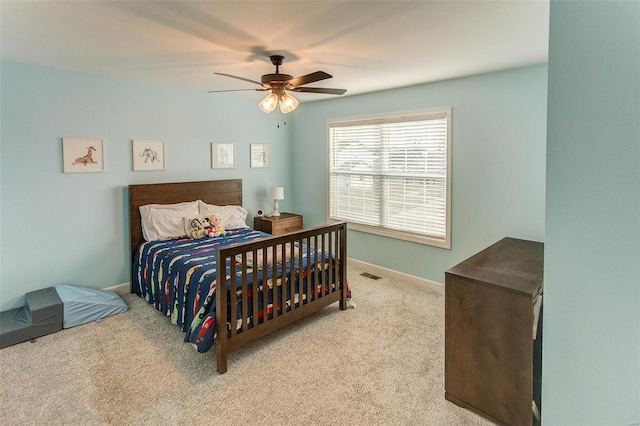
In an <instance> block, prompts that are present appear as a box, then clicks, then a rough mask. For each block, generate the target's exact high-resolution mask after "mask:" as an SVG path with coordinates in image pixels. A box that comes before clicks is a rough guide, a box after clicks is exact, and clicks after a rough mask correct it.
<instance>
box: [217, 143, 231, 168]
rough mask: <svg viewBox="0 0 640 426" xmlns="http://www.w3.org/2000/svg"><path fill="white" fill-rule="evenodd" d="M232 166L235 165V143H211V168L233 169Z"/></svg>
mask: <svg viewBox="0 0 640 426" xmlns="http://www.w3.org/2000/svg"><path fill="white" fill-rule="evenodd" d="M234 167H236V144H234V143H212V144H211V168H212V169H233V168H234Z"/></svg>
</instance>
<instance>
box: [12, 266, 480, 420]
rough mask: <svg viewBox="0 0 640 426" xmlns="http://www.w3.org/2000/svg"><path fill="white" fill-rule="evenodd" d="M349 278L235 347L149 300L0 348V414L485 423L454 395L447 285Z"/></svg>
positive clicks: (132, 299)
mask: <svg viewBox="0 0 640 426" xmlns="http://www.w3.org/2000/svg"><path fill="white" fill-rule="evenodd" d="M361 272H362V271H360V270H358V269H355V268H351V269H350V270H349V281H350V284H351V287H352V290H353V294H354V301H355V302H356V303H357V308H356V309H353V308H352V307H349V309H348V310H347V311H340V310H339V309H338V307H337V305H333V306H330V307H328V308H325V309H324V310H323V311H321V312H320V313H318V314H316V315H314V316H312V317H311V318H307V319H305V320H302V321H300V322H299V323H297V324H294V325H292V326H290V327H289V328H287V329H285V330H281V331H279V332H277V333H274V334H273V335H271V336H267V337H265V338H263V339H262V340H260V341H259V342H256V343H253V344H251V345H250V346H247V347H245V348H243V349H240V350H238V351H236V352H233V353H231V354H230V355H229V357H228V361H229V371H228V372H227V373H226V374H224V375H218V373H216V371H215V353H214V351H210V352H208V353H206V354H199V353H197V352H195V350H193V348H192V347H191V346H190V345H189V344H186V343H183V342H182V338H183V334H182V332H181V331H180V330H179V329H178V328H177V327H175V326H173V325H171V324H170V323H169V320H168V318H166V317H164V316H162V315H161V314H160V313H159V312H158V311H156V310H155V309H154V308H153V307H152V306H151V305H148V304H147V303H146V302H145V301H144V300H142V299H140V298H138V297H137V296H134V295H127V296H125V300H126V302H127V304H128V305H129V311H128V312H126V313H123V314H119V315H116V316H113V317H109V318H105V319H104V320H102V322H99V323H98V322H94V323H89V324H84V325H81V326H78V327H75V328H71V329H67V330H63V331H60V332H58V333H54V334H51V335H48V336H44V337H41V338H39V339H38V340H37V341H36V342H35V343H30V342H25V343H21V344H18V345H14V346H11V347H8V348H5V349H2V350H0V367H1V375H0V386H1V388H0V409H1V413H0V424H2V425H30V424H47V425H52V424H60V425H62V424H64V425H140V424H152V425H161V424H163V425H173V424H176V425H177V424H189V425H247V424H271V425H316V424H318V425H388V424H392V425H488V424H492V423H491V422H489V421H486V420H484V419H483V418H481V417H479V416H477V415H475V414H473V413H471V412H469V411H467V410H464V409H462V408H460V407H458V406H456V405H454V404H452V403H450V402H448V401H446V400H445V399H444V374H443V373H444V298H443V296H442V295H439V294H436V293H433V292H431V291H430V290H428V289H426V288H424V287H421V286H419V285H415V284H407V283H404V282H400V281H395V280H392V279H388V278H382V279H380V280H378V281H376V280H372V279H369V278H364V277H361V276H360V275H359V274H360V273H361Z"/></svg>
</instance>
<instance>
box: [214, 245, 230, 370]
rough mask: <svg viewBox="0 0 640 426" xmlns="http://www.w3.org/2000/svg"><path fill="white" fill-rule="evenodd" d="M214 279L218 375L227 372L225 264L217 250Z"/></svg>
mask: <svg viewBox="0 0 640 426" xmlns="http://www.w3.org/2000/svg"><path fill="white" fill-rule="evenodd" d="M217 256H218V260H217V262H216V263H217V268H218V272H217V277H216V281H217V282H216V293H215V294H216V339H215V344H216V362H217V369H218V373H219V374H224V373H226V372H227V266H226V265H227V262H226V259H224V258H222V256H221V255H220V250H218V255H217Z"/></svg>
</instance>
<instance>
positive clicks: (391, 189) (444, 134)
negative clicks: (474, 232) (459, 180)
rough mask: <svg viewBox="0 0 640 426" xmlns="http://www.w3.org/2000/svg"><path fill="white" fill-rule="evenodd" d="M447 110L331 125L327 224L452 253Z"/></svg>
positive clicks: (329, 129) (345, 121)
mask: <svg viewBox="0 0 640 426" xmlns="http://www.w3.org/2000/svg"><path fill="white" fill-rule="evenodd" d="M450 111H451V110H450V109H444V110H437V111H426V112H419V113H412V114H404V115H388V116H376V117H371V118H359V119H355V120H341V121H330V122H329V123H328V131H329V162H330V164H329V169H330V173H329V217H330V219H331V220H346V221H348V222H349V224H350V228H352V229H357V230H361V231H365V232H373V233H378V234H382V235H389V236H394V237H397V238H403V239H407V240H411V241H415V242H420V243H426V244H432V245H436V246H439V247H446V248H449V247H450V242H449V228H450V227H449V204H450V203H449V192H450V191H449V187H450V186H449V176H448V173H449V161H450V160H449V152H450V135H449V133H450V131H449V129H450V115H451V114H450Z"/></svg>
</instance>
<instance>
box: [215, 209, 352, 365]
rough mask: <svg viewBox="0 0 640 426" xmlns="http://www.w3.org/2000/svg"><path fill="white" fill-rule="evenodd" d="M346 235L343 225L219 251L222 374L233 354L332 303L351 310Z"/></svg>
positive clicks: (219, 362)
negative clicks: (269, 273) (348, 301)
mask: <svg viewBox="0 0 640 426" xmlns="http://www.w3.org/2000/svg"><path fill="white" fill-rule="evenodd" d="M346 233H347V225H346V223H344V222H340V223H336V224H331V225H326V226H319V227H315V228H310V229H305V230H302V231H298V232H294V233H291V234H286V235H282V236H277V237H272V238H267V239H264V240H259V241H255V242H251V243H246V244H237V245H233V246H229V247H225V248H222V249H219V250H218V260H217V264H218V265H227V266H226V267H225V268H226V269H223V267H219V271H218V274H217V275H218V278H217V280H218V282H217V288H218V291H216V327H217V336H216V339H215V344H216V356H217V370H218V373H220V374H222V373H225V372H226V371H227V354H228V353H229V352H231V351H233V350H235V349H238V348H240V347H242V346H244V345H246V344H248V343H250V342H253V341H254V340H256V339H259V338H261V337H262V336H265V335H267V334H270V333H272V332H274V331H276V330H279V329H281V328H283V327H285V326H287V325H289V324H291V323H293V322H295V321H298V320H300V319H302V318H304V317H306V316H308V315H311V314H313V313H315V312H317V311H319V310H320V309H322V308H324V307H325V306H328V305H330V304H332V303H335V302H338V301H339V302H340V309H341V310H345V309H346V308H347V290H348V289H347V278H346V277H347V273H346V263H347V234H346ZM269 268H271V271H272V272H271V274H272V275H271V276H270V277H269V278H267V275H268V274H267V271H268V270H269ZM228 287H229V288H230V291H229V292H227V291H220V289H226V288H228ZM234 288H235V289H236V291H233V290H234ZM230 318H231V319H232V320H231V321H230V324H231V325H230V326H228V323H229V319H230Z"/></svg>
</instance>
